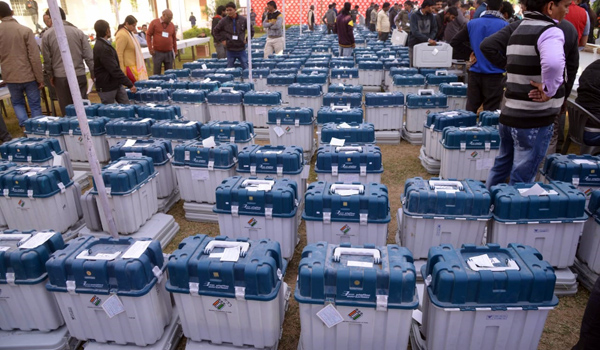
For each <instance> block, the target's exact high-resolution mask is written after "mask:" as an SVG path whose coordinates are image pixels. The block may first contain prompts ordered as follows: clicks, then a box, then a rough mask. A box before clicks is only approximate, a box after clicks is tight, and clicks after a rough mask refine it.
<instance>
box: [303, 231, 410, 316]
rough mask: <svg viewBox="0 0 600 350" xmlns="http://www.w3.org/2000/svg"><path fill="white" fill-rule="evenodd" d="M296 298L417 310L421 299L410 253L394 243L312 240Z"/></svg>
mask: <svg viewBox="0 0 600 350" xmlns="http://www.w3.org/2000/svg"><path fill="white" fill-rule="evenodd" d="M294 298H295V299H296V301H298V302H299V303H302V304H326V303H330V302H331V303H335V305H342V306H351V307H355V306H360V307H369V308H376V309H377V310H382V311H385V310H386V309H409V310H412V309H416V308H417V307H418V305H419V298H418V297H417V293H416V272H415V266H414V264H413V256H412V253H411V252H410V251H409V250H408V249H406V248H404V247H400V246H398V245H395V244H390V245H387V246H382V247H375V246H373V245H364V246H351V245H350V244H348V243H342V244H341V245H339V246H338V245H334V244H328V243H327V242H318V243H315V244H309V245H307V246H306V247H305V248H304V250H303V251H302V260H300V265H299V267H298V284H297V286H296V291H295V293H294ZM361 315H362V313H361V312H360V310H358V309H356V310H353V311H352V312H351V313H350V314H348V316H347V317H350V318H351V319H354V320H356V319H358V318H359V317H360V316H361ZM343 317H346V316H345V315H343Z"/></svg>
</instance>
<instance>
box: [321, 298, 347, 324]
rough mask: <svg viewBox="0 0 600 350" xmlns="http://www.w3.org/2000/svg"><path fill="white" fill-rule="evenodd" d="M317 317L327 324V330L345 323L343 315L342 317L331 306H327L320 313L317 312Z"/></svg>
mask: <svg viewBox="0 0 600 350" xmlns="http://www.w3.org/2000/svg"><path fill="white" fill-rule="evenodd" d="M317 317H318V318H319V319H321V321H323V323H325V325H326V326H327V328H331V327H333V326H335V325H337V324H338V323H341V322H342V321H344V318H343V317H342V315H340V313H339V312H338V311H337V309H336V308H335V307H334V306H333V305H331V304H329V305H327V306H325V307H324V308H322V309H321V310H320V311H319V312H317Z"/></svg>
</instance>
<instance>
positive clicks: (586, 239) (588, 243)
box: [577, 216, 600, 274]
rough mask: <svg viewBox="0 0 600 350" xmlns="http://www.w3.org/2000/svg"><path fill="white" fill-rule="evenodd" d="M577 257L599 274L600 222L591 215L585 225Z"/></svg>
mask: <svg viewBox="0 0 600 350" xmlns="http://www.w3.org/2000/svg"><path fill="white" fill-rule="evenodd" d="M577 257H578V258H579V259H580V260H581V261H582V262H584V263H586V264H587V266H588V267H589V268H590V269H591V270H592V271H593V272H594V273H597V274H600V224H598V223H597V222H596V220H595V219H594V217H592V216H591V217H589V218H588V219H587V221H586V222H585V225H584V226H583V234H582V235H581V242H580V244H579V249H578V250H577Z"/></svg>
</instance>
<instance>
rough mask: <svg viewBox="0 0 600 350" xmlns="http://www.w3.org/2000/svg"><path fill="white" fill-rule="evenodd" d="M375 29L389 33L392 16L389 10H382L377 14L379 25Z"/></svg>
mask: <svg viewBox="0 0 600 350" xmlns="http://www.w3.org/2000/svg"><path fill="white" fill-rule="evenodd" d="M375 30H376V31H378V32H382V33H389V32H390V31H391V30H390V16H389V15H388V13H387V12H385V11H383V10H381V11H379V13H378V14H377V25H376V26H375Z"/></svg>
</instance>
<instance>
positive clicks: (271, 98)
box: [244, 91, 281, 106]
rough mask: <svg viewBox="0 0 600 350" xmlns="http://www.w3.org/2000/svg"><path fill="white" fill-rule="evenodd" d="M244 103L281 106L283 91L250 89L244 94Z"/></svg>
mask: <svg viewBox="0 0 600 350" xmlns="http://www.w3.org/2000/svg"><path fill="white" fill-rule="evenodd" d="M244 105H249V106H252V105H255V106H279V105H281V93H280V92H279V91H249V92H247V93H245V94H244Z"/></svg>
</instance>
